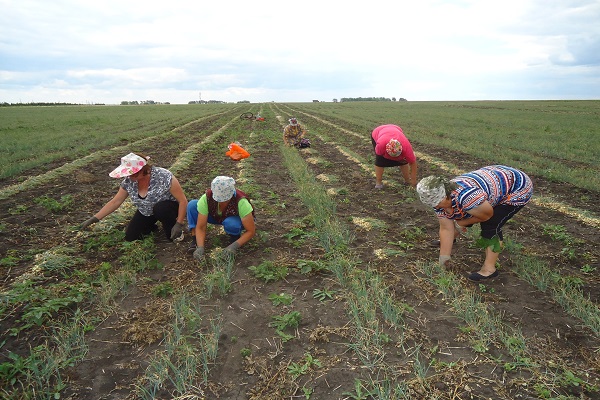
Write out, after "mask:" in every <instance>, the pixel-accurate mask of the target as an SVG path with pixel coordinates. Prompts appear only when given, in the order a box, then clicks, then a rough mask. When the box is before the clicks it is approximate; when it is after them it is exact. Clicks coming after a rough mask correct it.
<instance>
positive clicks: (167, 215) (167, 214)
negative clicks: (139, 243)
mask: <svg viewBox="0 0 600 400" xmlns="http://www.w3.org/2000/svg"><path fill="white" fill-rule="evenodd" d="M152 210H153V214H152V215H150V216H149V217H147V216H145V215H143V214H142V213H141V212H139V211H136V212H135V214H134V215H133V218H131V221H129V225H127V229H126V230H125V240H126V241H128V242H132V241H134V240H139V239H141V238H142V237H144V236H145V235H149V234H150V233H151V232H152V231H154V230H155V229H156V222H157V221H160V223H161V224H162V227H163V230H164V231H165V235H166V236H167V239H169V240H171V229H172V228H173V226H174V225H175V222H177V214H178V212H179V202H177V201H172V200H165V201H160V202H158V203H156V204H155V205H154V207H153V208H152Z"/></svg>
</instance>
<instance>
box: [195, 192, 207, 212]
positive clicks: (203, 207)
mask: <svg viewBox="0 0 600 400" xmlns="http://www.w3.org/2000/svg"><path fill="white" fill-rule="evenodd" d="M196 208H197V209H198V214H202V215H208V200H206V193H204V194H203V195H202V197H200V199H199V200H198V206H197V207H196Z"/></svg>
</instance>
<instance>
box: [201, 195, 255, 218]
mask: <svg viewBox="0 0 600 400" xmlns="http://www.w3.org/2000/svg"><path fill="white" fill-rule="evenodd" d="M198 204H200V202H198ZM251 212H252V205H251V204H250V202H249V201H248V199H241V200H240V201H239V202H238V214H240V218H244V217H245V216H246V215H248V214H250V213H251Z"/></svg>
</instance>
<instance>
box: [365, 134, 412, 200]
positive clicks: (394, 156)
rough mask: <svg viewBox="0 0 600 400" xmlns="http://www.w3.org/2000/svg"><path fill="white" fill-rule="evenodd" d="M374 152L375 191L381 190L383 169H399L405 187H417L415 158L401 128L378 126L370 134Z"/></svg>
mask: <svg viewBox="0 0 600 400" xmlns="http://www.w3.org/2000/svg"><path fill="white" fill-rule="evenodd" d="M371 142H372V143H373V150H374V151H375V189H382V188H383V169H384V168H387V167H396V166H397V167H400V172H401V173H402V177H403V178H404V182H405V183H406V184H407V185H410V186H412V187H415V186H416V185H417V158H416V157H415V154H414V152H413V149H412V146H411V144H410V142H409V141H408V139H407V138H406V136H404V132H402V128H400V127H399V126H398V125H393V124H387V125H380V126H378V127H377V128H375V129H374V130H373V132H372V133H371Z"/></svg>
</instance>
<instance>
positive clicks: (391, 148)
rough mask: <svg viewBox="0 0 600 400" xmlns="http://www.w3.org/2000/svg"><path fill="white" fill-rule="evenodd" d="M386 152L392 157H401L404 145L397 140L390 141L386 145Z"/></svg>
mask: <svg viewBox="0 0 600 400" xmlns="http://www.w3.org/2000/svg"><path fill="white" fill-rule="evenodd" d="M385 151H386V152H387V153H388V155H389V156H390V157H400V154H402V143H400V142H399V141H398V140H396V139H390V141H389V142H388V143H387V144H386V145H385Z"/></svg>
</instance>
